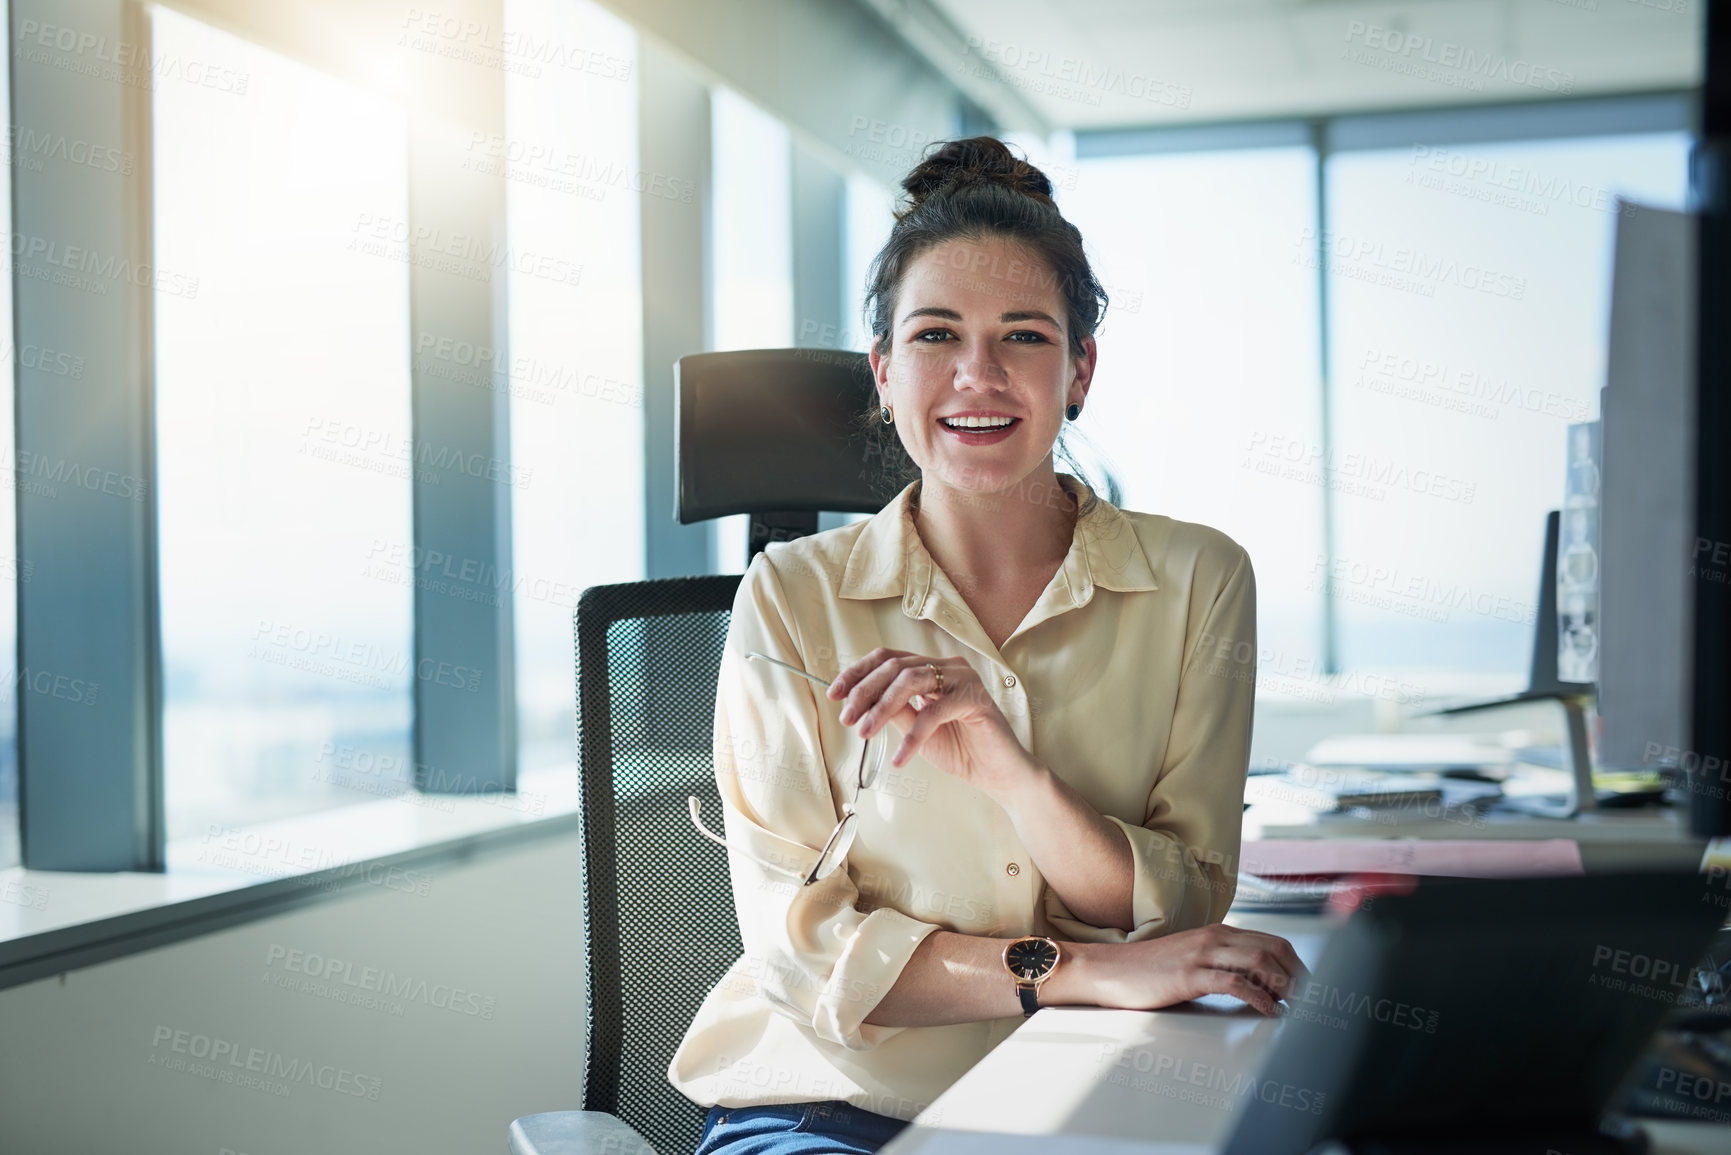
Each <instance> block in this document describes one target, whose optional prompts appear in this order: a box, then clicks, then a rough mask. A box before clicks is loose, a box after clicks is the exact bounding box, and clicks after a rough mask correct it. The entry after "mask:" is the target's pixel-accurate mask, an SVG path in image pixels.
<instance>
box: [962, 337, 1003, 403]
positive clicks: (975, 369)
mask: <svg viewBox="0 0 1731 1155" xmlns="http://www.w3.org/2000/svg"><path fill="white" fill-rule="evenodd" d="M1008 384H1009V376H1008V374H1006V373H1005V372H1004V366H1003V365H1002V364H1001V363H1000V362H999V360H998V350H997V345H996V344H995V343H994V342H993V341H992V340H991V339H990V338H987V337H975V338H973V339H971V340H969V341H968V342H967V343H966V344H965V345H964V346H963V349H962V356H961V358H960V359H959V360H958V361H957V362H956V376H955V385H956V388H957V389H958V390H961V391H968V392H974V393H995V392H997V391H999V390H1001V389H1003V388H1004V387H1005V386H1006V385H1008Z"/></svg>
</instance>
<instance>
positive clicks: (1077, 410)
mask: <svg viewBox="0 0 1731 1155" xmlns="http://www.w3.org/2000/svg"><path fill="white" fill-rule="evenodd" d="M1064 416H1065V417H1067V418H1068V419H1069V420H1071V421H1074V420H1076V418H1078V417H1080V416H1082V407H1081V406H1080V405H1071V406H1070V407H1069V408H1068V409H1066V410H1064Z"/></svg>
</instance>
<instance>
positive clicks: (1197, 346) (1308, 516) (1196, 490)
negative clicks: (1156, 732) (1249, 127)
mask: <svg viewBox="0 0 1731 1155" xmlns="http://www.w3.org/2000/svg"><path fill="white" fill-rule="evenodd" d="M1078 168H1079V172H1078V174H1077V178H1076V181H1075V184H1076V187H1075V189H1074V190H1073V191H1069V192H1066V191H1063V190H1062V189H1060V190H1059V192H1058V196H1059V198H1060V200H1059V203H1060V206H1061V207H1062V208H1063V209H1064V211H1065V213H1066V214H1067V215H1068V216H1069V217H1070V219H1071V220H1072V221H1073V222H1075V224H1076V226H1077V228H1079V229H1080V230H1081V231H1082V236H1083V239H1084V240H1085V241H1087V242H1088V244H1089V246H1090V252H1089V255H1090V259H1091V260H1092V261H1093V263H1094V271H1095V275H1096V276H1098V277H1099V278H1100V280H1101V281H1102V282H1103V283H1104V285H1105V287H1106V291H1107V295H1108V296H1109V297H1110V304H1109V305H1108V307H1107V311H1106V319H1105V322H1104V324H1103V325H1102V327H1101V329H1100V333H1099V342H1100V360H1099V367H1098V370H1097V373H1096V377H1095V381H1094V385H1093V387H1092V389H1091V390H1090V392H1089V395H1088V403H1087V405H1086V407H1085V408H1084V411H1083V416H1082V418H1081V419H1080V420H1079V421H1078V422H1077V425H1076V427H1077V428H1078V429H1079V430H1080V431H1081V432H1082V433H1084V434H1085V435H1086V436H1087V438H1088V439H1089V440H1090V442H1091V443H1092V444H1093V445H1094V446H1095V447H1096V448H1097V449H1098V450H1099V452H1100V453H1101V454H1102V455H1103V456H1104V457H1105V458H1106V462H1105V464H1106V466H1107V468H1109V469H1110V470H1111V472H1112V474H1113V476H1115V477H1116V478H1117V479H1118V481H1119V483H1120V485H1121V486H1122V487H1123V500H1124V505H1125V507H1126V508H1129V509H1136V510H1144V511H1147V512H1150V513H1161V514H1166V515H1169V516H1171V517H1176V518H1180V519H1182V520H1185V521H1198V522H1202V523H1204V524H1206V525H1211V526H1214V527H1215V528H1217V529H1220V530H1222V531H1223V532H1225V533H1228V534H1230V535H1232V537H1233V538H1235V539H1236V540H1237V541H1238V542H1239V543H1240V544H1241V545H1243V546H1244V548H1245V549H1247V550H1248V551H1249V552H1250V555H1251V557H1252V558H1253V559H1254V561H1255V565H1256V576H1257V610H1258V619H1259V621H1258V645H1259V647H1260V648H1261V649H1262V650H1263V651H1264V652H1265V653H1266V654H1268V655H1271V656H1273V655H1278V660H1274V659H1273V658H1272V657H1271V658H1270V659H1267V660H1264V661H1263V662H1262V664H1261V670H1260V674H1261V680H1262V682H1263V683H1264V689H1274V690H1276V691H1277V692H1278V691H1279V690H1281V689H1282V688H1286V689H1294V690H1302V689H1303V688H1304V687H1303V685H1302V679H1303V677H1304V676H1305V672H1306V671H1308V670H1310V669H1312V668H1313V664H1314V662H1315V660H1316V659H1317V658H1318V657H1319V656H1320V643H1321V634H1320V618H1321V614H1320V610H1321V604H1322V603H1321V594H1320V592H1319V590H1320V587H1319V586H1318V585H1317V584H1316V582H1315V579H1314V575H1315V568H1314V567H1315V563H1316V559H1317V558H1318V557H1319V556H1320V554H1321V552H1322V497H1321V493H1320V490H1319V489H1318V488H1317V486H1316V485H1315V484H1313V483H1310V482H1307V481H1306V480H1303V479H1293V478H1289V477H1284V476H1282V475H1281V474H1280V472H1279V470H1275V471H1273V472H1270V471H1268V470H1266V469H1264V468H1262V467H1261V466H1262V463H1263V461H1264V457H1265V453H1266V447H1267V446H1268V445H1270V444H1271V443H1272V442H1273V439H1277V438H1297V439H1299V440H1301V441H1307V442H1308V441H1315V440H1316V439H1317V438H1318V436H1319V426H1320V422H1319V406H1318V398H1319V390H1318V365H1319V360H1318V351H1317V335H1316V316H1317V288H1316V273H1315V271H1314V270H1313V269H1310V268H1306V267H1304V265H1303V264H1302V263H1301V262H1296V261H1294V260H1293V256H1294V252H1295V248H1294V245H1295V242H1296V240H1297V238H1298V237H1299V236H1300V235H1301V233H1302V232H1303V231H1304V230H1305V229H1306V228H1308V227H1310V226H1311V225H1312V223H1313V222H1314V220H1315V211H1316V209H1315V205H1316V202H1315V192H1314V189H1315V181H1316V177H1315V162H1314V159H1313V155H1312V153H1311V152H1310V150H1309V149H1306V148H1294V147H1287V148H1264V149H1242V150H1232V151H1218V152H1192V153H1168V154H1161V155H1155V156H1132V157H1113V158H1102V159H1094V160H1085V161H1083V162H1082V163H1081V164H1080V165H1079V166H1078ZM1282 669H1284V670H1285V675H1284V681H1283V678H1282V677H1279V676H1276V674H1277V672H1278V671H1280V670H1282ZM1287 683H1290V684H1287Z"/></svg>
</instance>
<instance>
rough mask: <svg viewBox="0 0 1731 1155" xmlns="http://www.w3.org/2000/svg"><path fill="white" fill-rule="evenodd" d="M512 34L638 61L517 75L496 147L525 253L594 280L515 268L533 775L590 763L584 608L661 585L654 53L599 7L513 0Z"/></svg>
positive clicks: (516, 448)
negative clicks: (649, 307) (653, 505)
mask: <svg viewBox="0 0 1731 1155" xmlns="http://www.w3.org/2000/svg"><path fill="white" fill-rule="evenodd" d="M505 21H506V25H507V27H508V28H509V29H510V32H511V34H512V35H514V36H523V37H527V38H528V39H529V40H531V41H533V42H536V43H553V44H561V43H563V44H581V45H583V46H584V47H585V49H588V50H590V51H593V52H600V53H605V54H607V55H608V56H611V57H613V58H614V59H615V60H616V61H618V62H620V64H619V66H618V67H611V68H608V69H605V70H590V71H582V70H578V69H561V68H548V69H542V70H541V71H540V74H539V75H538V76H530V75H526V74H524V73H522V72H516V71H513V72H511V73H509V74H508V75H507V81H506V102H505V120H506V136H505V137H504V138H503V139H501V140H497V141H490V142H487V143H486V145H485V151H486V152H487V153H488V154H489V158H488V159H489V160H490V161H493V162H502V163H503V165H504V169H505V174H506V178H507V180H506V207H507V212H506V222H507V228H508V230H509V242H510V245H511V249H512V251H514V252H535V253H547V254H553V255H556V256H558V257H559V258H561V259H562V260H563V261H565V262H567V263H568V264H569V265H573V266H581V268H582V273H581V275H580V276H579V277H578V278H576V281H575V283H572V282H571V280H570V279H568V278H567V279H563V280H550V279H547V278H544V277H536V276H533V275H530V274H529V273H525V272H522V271H520V270H521V267H522V266H523V265H524V264H527V262H515V261H514V262H512V263H511V274H510V278H511V279H510V284H509V293H508V295H509V299H510V302H511V316H510V366H509V372H510V388H511V460H512V464H513V465H514V466H515V467H516V468H517V470H518V472H519V475H520V476H526V477H528V478H530V484H528V485H523V486H519V487H518V488H516V489H514V490H513V491H512V493H511V501H512V525H513V529H512V553H513V561H512V570H513V572H512V574H511V588H512V590H513V591H514V596H515V602H514V606H515V614H516V643H517V726H518V758H519V766H520V768H521V770H522V771H523V772H524V773H530V772H533V771H535V770H539V769H545V768H548V767H551V766H573V765H574V764H575V761H576V755H575V747H574V746H573V740H572V735H573V732H574V727H575V722H576V719H575V713H574V707H573V702H574V699H575V689H574V679H575V676H576V661H575V656H574V654H573V651H572V634H571V614H572V611H573V610H574V609H575V608H576V605H577V596H578V595H579V594H580V593H581V592H582V590H583V589H584V588H585V587H586V586H591V585H600V584H604V583H610V582H625V581H637V580H639V579H641V578H642V577H643V551H644V544H643V524H644V522H643V378H642V373H643V370H642V364H643V346H642V332H643V321H642V306H641V295H642V281H641V277H640V275H639V263H638V261H639V257H638V254H639V249H638V239H639V235H640V227H639V220H640V214H639V206H638V199H637V196H638V194H636V193H634V192H633V191H632V190H633V189H634V188H637V187H639V186H640V184H641V182H638V181H635V180H628V179H626V177H627V176H628V175H629V174H631V173H634V172H636V171H637V85H636V76H637V64H636V57H637V43H636V37H635V35H634V34H633V33H632V31H631V28H630V26H629V25H627V24H625V23H624V22H622V21H620V20H619V19H617V18H616V17H614V16H612V15H611V14H609V13H607V12H605V11H603V10H602V9H601V8H600V7H598V6H597V5H595V4H592V3H589V2H588V0H577V2H575V3H573V2H571V0H509V3H507V5H506V8H505ZM642 187H644V188H645V189H647V188H648V185H646V184H644V185H642ZM691 211H692V212H701V211H702V209H701V206H699V205H697V204H693V205H692V206H691ZM531 267H532V266H531Z"/></svg>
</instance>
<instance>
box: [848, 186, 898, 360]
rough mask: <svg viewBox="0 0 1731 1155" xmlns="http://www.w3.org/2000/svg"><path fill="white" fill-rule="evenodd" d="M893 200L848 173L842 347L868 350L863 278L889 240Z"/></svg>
mask: <svg viewBox="0 0 1731 1155" xmlns="http://www.w3.org/2000/svg"><path fill="white" fill-rule="evenodd" d="M894 209H895V200H894V198H893V197H892V196H891V194H890V190H889V189H887V188H885V187H884V186H883V185H881V184H879V183H878V182H877V181H875V180H872V179H871V178H870V177H867V176H861V175H859V174H858V173H851V174H849V176H848V178H847V196H846V209H845V211H846V214H847V215H846V218H845V219H844V220H843V222H842V229H843V237H842V293H841V299H842V305H843V306H844V307H845V308H846V309H847V310H848V312H847V315H846V316H845V317H844V318H843V324H842V336H841V340H840V341H838V342H837V344H838V345H840V347H841V348H844V349H856V350H858V351H860V352H862V353H863V352H866V351H867V350H869V349H870V348H871V338H872V334H871V327H870V326H869V325H868V324H867V323H866V316H865V294H866V276H867V275H868V274H869V273H870V272H871V263H872V260H873V259H874V258H875V257H876V256H877V255H878V250H879V249H881V248H883V247H884V242H885V241H887V240H889V237H890V229H891V228H892V227H893V226H894V225H895V223H896V218H895V212H894Z"/></svg>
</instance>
